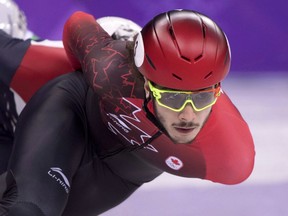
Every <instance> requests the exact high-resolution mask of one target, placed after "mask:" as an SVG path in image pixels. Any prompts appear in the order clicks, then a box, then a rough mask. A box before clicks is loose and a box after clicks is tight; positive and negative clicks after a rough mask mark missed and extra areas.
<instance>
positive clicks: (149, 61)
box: [146, 54, 156, 70]
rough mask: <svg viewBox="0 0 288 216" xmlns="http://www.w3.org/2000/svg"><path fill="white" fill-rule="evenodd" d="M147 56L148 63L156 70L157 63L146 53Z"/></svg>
mask: <svg viewBox="0 0 288 216" xmlns="http://www.w3.org/2000/svg"><path fill="white" fill-rule="evenodd" d="M146 58H147V61H148V63H149V64H150V66H151V67H152V68H153V69H154V70H156V67H155V65H154V64H153V62H152V60H151V59H150V58H149V56H148V55H147V54H146Z"/></svg>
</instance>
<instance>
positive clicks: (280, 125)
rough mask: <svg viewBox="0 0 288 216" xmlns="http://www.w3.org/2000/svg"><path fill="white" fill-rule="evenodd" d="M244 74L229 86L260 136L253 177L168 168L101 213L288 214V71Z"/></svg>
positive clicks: (184, 215)
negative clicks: (238, 180) (215, 177)
mask: <svg viewBox="0 0 288 216" xmlns="http://www.w3.org/2000/svg"><path fill="white" fill-rule="evenodd" d="M232 73H233V72H232ZM232 73H231V74H232ZM239 74H241V73H237V77H236V76H233V75H232V76H230V77H228V78H227V79H226V80H225V81H224V82H223V89H224V90H225V91H226V92H227V94H228V95H229V96H230V98H231V99H232V100H233V102H234V104H236V105H237V107H238V108H239V110H240V111H241V113H242V115H243V116H244V118H245V119H246V121H247V122H248V124H249V125H250V129H251V131H252V134H253V137H254V142H255V148H256V160H255V167H254V171H253V173H252V175H251V176H250V178H249V179H248V180H247V181H245V182H244V183H242V184H239V185H234V186H225V185H220V184H215V183H211V182H208V181H203V180H195V179H194V180H193V179H186V178H180V177H175V176H172V175H168V174H164V175H162V176H160V177H159V178H158V179H156V180H155V181H154V182H151V183H149V184H147V185H144V186H143V187H142V188H141V189H139V190H138V191H136V193H134V194H133V195H132V196H131V197H130V198H128V199H127V200H126V201H125V202H124V203H122V204H121V205H120V206H117V207H115V208H114V209H112V210H110V211H109V212H106V213H104V214H102V215H101V216H123V215H125V216H159V215H163V216H164V215H165V216H172V215H173V216H174V215H177V216H287V215H288V205H287V204H288V159H287V158H288V157H287V155H288V123H287V121H288V96H287V94H288V74H287V75H286V74H285V73H283V74H275V73H272V72H271V73H260V72H258V73H257V75H255V74H254V75H251V76H250V75H249V74H248V73H245V76H244V77H240V75H239Z"/></svg>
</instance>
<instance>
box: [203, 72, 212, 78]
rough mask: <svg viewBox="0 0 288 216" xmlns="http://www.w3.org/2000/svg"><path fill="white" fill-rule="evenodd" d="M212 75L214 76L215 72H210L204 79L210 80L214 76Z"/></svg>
mask: <svg viewBox="0 0 288 216" xmlns="http://www.w3.org/2000/svg"><path fill="white" fill-rule="evenodd" d="M212 74H213V71H210V72H209V73H208V74H207V75H206V76H205V77H204V79H208V78H210V77H211V76H212Z"/></svg>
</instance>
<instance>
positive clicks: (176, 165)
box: [165, 156, 183, 170]
mask: <svg viewBox="0 0 288 216" xmlns="http://www.w3.org/2000/svg"><path fill="white" fill-rule="evenodd" d="M165 162H166V164H167V165H168V166H169V167H170V168H171V169H174V170H179V169H181V168H182V167H183V162H182V161H181V160H180V159H179V158H177V157H174V156H170V157H168V158H167V159H166V161H165Z"/></svg>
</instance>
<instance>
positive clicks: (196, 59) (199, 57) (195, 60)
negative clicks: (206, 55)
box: [194, 54, 203, 62]
mask: <svg viewBox="0 0 288 216" xmlns="http://www.w3.org/2000/svg"><path fill="white" fill-rule="evenodd" d="M202 57H203V55H202V54H201V55H199V56H197V57H196V58H194V62H197V61H199V60H200V59H201V58H202Z"/></svg>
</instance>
